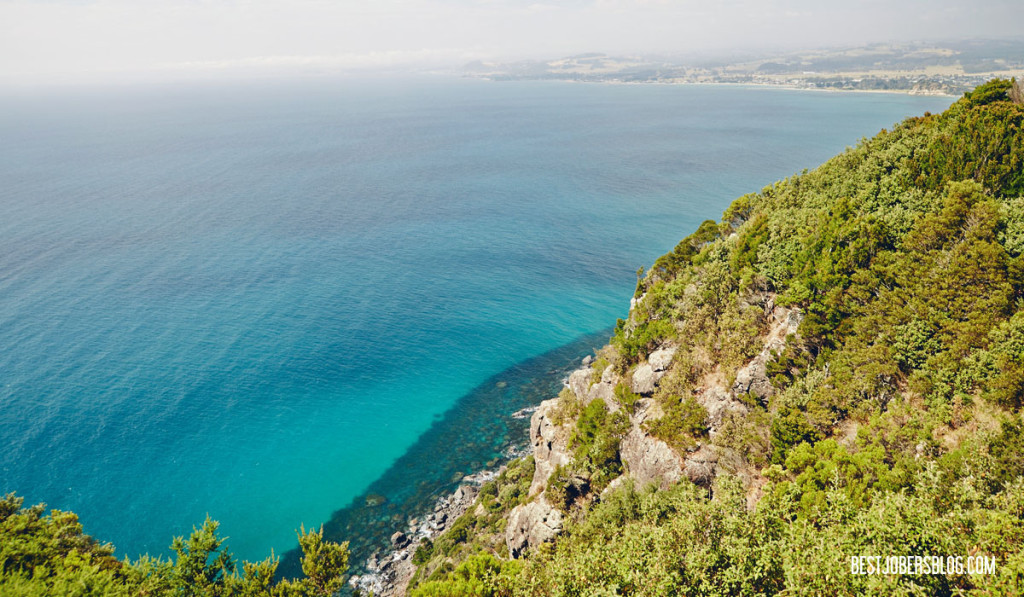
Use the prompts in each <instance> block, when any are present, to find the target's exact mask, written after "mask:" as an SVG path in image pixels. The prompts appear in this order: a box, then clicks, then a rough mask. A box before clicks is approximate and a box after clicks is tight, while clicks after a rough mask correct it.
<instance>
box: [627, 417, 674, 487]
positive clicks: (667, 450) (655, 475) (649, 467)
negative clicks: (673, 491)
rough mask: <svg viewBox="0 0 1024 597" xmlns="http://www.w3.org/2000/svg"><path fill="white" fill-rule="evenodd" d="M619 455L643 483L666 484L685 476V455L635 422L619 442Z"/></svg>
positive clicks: (628, 469)
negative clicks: (678, 452)
mask: <svg viewBox="0 0 1024 597" xmlns="http://www.w3.org/2000/svg"><path fill="white" fill-rule="evenodd" d="M619 455H620V457H621V458H622V462H623V463H624V464H625V465H626V470H627V471H629V476H630V477H632V478H633V479H634V480H636V483H637V486H639V487H643V486H644V485H647V484H649V483H655V484H657V485H658V486H659V487H661V488H663V489H664V488H666V487H668V486H669V485H671V484H672V483H675V482H676V481H679V480H680V479H682V478H683V459H682V458H680V457H679V455H678V454H676V452H675V450H673V449H672V448H671V447H670V446H669V445H668V444H666V443H665V442H663V441H661V440H660V439H658V438H656V437H652V436H650V435H648V434H647V433H646V432H644V431H643V430H642V429H641V428H640V426H634V427H633V428H632V429H631V430H630V431H629V433H627V434H626V437H624V438H622V443H621V444H620V445H619Z"/></svg>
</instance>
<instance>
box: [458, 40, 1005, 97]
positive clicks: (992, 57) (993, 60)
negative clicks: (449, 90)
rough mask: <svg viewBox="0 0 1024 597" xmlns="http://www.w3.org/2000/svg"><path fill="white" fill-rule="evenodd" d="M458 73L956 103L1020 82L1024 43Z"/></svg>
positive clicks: (631, 60)
mask: <svg viewBox="0 0 1024 597" xmlns="http://www.w3.org/2000/svg"><path fill="white" fill-rule="evenodd" d="M463 74H464V76H467V77H472V78H480V79H487V80H492V81H505V80H516V81H524V80H531V81H539V80H555V81H571V82H580V83H612V84H641V83H643V84H662V85H709V84H710V85H750V86H756V87H779V88H783V89H798V90H811V91H861V92H883V93H908V94H912V95H927V96H952V97H956V96H960V95H962V94H963V93H965V92H967V91H970V90H971V89H974V88H975V87H977V86H978V85H981V84H983V83H985V82H986V81H989V80H991V79H994V78H1000V79H1008V78H1015V77H1020V76H1024V41H1007V40H1003V41H988V42H982V41H976V42H963V41H961V42H945V43H938V42H936V43H909V44H874V45H868V46H862V47H850V48H829V49H816V50H804V51H799V52H791V53H785V54H764V55H752V54H747V55H742V56H732V57H722V58H716V59H711V58H706V57H703V58H700V57H696V58H695V57H690V58H686V57H665V56H612V55H608V54H601V53H591V54H579V55H576V56H568V57H564V58H557V59H552V60H526V61H518V62H509V63H501V62H481V61H477V62H472V63H470V64H467V65H465V67H464V69H463Z"/></svg>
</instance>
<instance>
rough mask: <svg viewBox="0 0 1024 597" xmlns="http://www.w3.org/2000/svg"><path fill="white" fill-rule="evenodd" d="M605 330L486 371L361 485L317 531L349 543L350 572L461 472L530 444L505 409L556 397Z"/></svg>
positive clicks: (286, 571)
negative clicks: (495, 370)
mask: <svg viewBox="0 0 1024 597" xmlns="http://www.w3.org/2000/svg"><path fill="white" fill-rule="evenodd" d="M610 335H611V330H604V331H601V332H598V333H595V334H588V335H586V336H583V337H581V338H579V339H577V340H575V341H573V342H571V343H569V344H566V345H565V346H562V347H560V348H556V349H554V350H552V351H550V352H546V353H544V354H542V355H539V356H536V357H533V358H531V359H528V360H525V361H523V362H521V363H518V364H516V365H514V366H512V367H510V368H508V369H506V370H504V371H502V372H501V373H499V374H497V375H494V376H492V377H491V378H489V379H488V380H486V381H485V382H483V383H482V384H480V385H479V386H477V387H476V388H474V389H473V390H472V391H471V392H469V393H468V394H466V395H465V396H463V397H462V398H460V399H459V400H458V401H457V402H456V403H455V406H453V407H452V408H451V409H450V410H449V411H448V412H446V413H445V414H444V416H443V417H442V418H441V419H440V420H438V421H437V422H436V423H434V425H433V426H431V428H430V429H428V430H427V431H426V432H425V433H424V434H423V435H422V436H420V438H419V439H418V440H417V441H416V443H415V444H413V446H412V447H410V448H409V450H408V451H407V452H406V453H405V454H404V455H403V456H401V457H400V458H399V459H398V460H396V461H395V463H394V464H393V465H392V466H391V468H389V469H388V470H387V471H386V472H385V473H384V474H383V475H382V476H381V477H380V478H379V479H377V480H376V481H374V482H373V483H372V484H370V486H369V487H368V488H367V490H366V491H365V492H364V493H363V494H361V495H359V496H357V497H356V498H355V500H353V502H352V503H351V504H350V505H349V506H347V507H344V508H342V509H340V510H338V511H336V512H335V513H334V514H333V515H331V519H330V520H329V521H328V522H326V523H324V536H325V537H326V538H328V539H331V540H332V541H348V542H349V547H350V549H351V557H350V559H349V561H350V562H351V563H352V567H351V570H350V572H352V573H356V574H358V573H361V572H365V570H364V569H363V567H364V565H365V562H366V559H367V558H368V557H369V556H370V554H372V553H373V552H374V551H377V550H383V549H386V548H387V547H388V546H389V540H390V537H391V534H392V533H394V532H395V531H398V530H405V529H406V527H407V526H408V520H409V518H410V517H413V516H423V515H425V514H427V513H428V512H431V511H433V508H434V504H435V502H436V501H437V499H438V498H439V497H441V496H444V495H447V494H450V493H451V492H453V491H455V489H456V488H458V486H459V485H460V484H461V483H462V482H463V477H465V476H466V475H469V474H472V473H475V472H478V471H480V470H483V469H486V468H494V467H497V466H500V465H501V464H504V463H505V462H507V461H508V460H509V458H510V456H509V455H510V453H511V451H510V448H513V447H524V446H526V444H528V443H529V424H530V419H529V416H527V417H524V418H513V417H512V413H514V412H516V411H518V410H520V409H523V408H527V407H531V406H536V405H537V404H540V402H541V401H543V400H547V399H548V398H553V397H555V396H556V395H557V394H558V392H559V390H560V389H561V385H562V380H563V379H564V378H565V377H566V376H567V375H568V374H569V373H570V372H572V371H573V370H574V369H576V368H578V367H579V366H580V359H581V358H582V357H584V356H585V355H587V354H590V353H592V352H593V351H594V350H595V349H597V348H600V347H601V346H604V345H605V344H606V343H607V342H608V337H609V336H610ZM300 555H301V554H300V552H299V550H298V548H295V549H292V550H290V551H288V552H287V553H286V554H284V557H282V558H281V566H280V569H279V570H280V574H281V576H283V577H289V578H294V577H297V576H300V575H301V574H302V569H301V566H300V564H299V557H300Z"/></svg>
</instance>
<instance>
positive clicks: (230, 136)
mask: <svg viewBox="0 0 1024 597" xmlns="http://www.w3.org/2000/svg"><path fill="white" fill-rule="evenodd" d="M951 101H952V100H951V98H941V97H939V98H936V97H911V96H906V95H895V94H841V93H816V92H799V91H788V90H780V89H764V88H742V87H731V86H701V87H689V86H663V85H597V84H569V83H558V82H487V81H478V80H463V79H457V78H446V77H411V78H404V79H387V78H365V79H343V80H333V79H327V78H320V79H312V78H311V79H296V80H276V81H248V82H242V81H233V82H206V83H193V84H179V85H173V86H172V85H164V86H150V87H129V86H126V87H118V88H106V89H86V88H67V89H61V90H54V89H50V90H46V89H36V90H20V91H13V90H5V91H0V139H2V140H3V142H2V143H0V491H2V492H9V491H16V492H18V494H19V495H21V496H23V497H24V498H25V499H26V502H28V503H39V502H45V503H46V504H47V505H48V506H49V507H52V508H60V509H70V510H74V511H75V512H77V513H78V514H79V515H80V517H81V520H82V522H83V524H84V525H85V529H86V531H87V532H88V533H90V534H92V535H94V536H96V537H97V538H99V539H100V540H101V541H104V542H108V541H109V542H113V543H114V544H115V545H116V546H117V548H118V551H117V553H118V554H119V555H120V556H121V557H124V556H125V555H127V556H129V557H132V558H134V557H137V556H138V555H139V554H142V553H147V552H148V553H151V554H154V555H157V554H159V555H167V554H168V553H169V550H168V547H169V545H170V542H171V539H172V537H173V536H175V535H187V534H188V533H189V532H190V531H191V529H192V527H193V526H194V525H199V524H201V523H202V522H203V520H204V518H205V517H206V516H207V515H209V516H210V517H212V518H214V519H216V520H219V521H220V522H221V534H222V535H223V536H227V537H228V541H227V544H228V546H229V549H230V550H231V551H232V552H233V553H234V554H235V555H237V556H239V557H242V558H247V559H262V558H265V557H267V556H268V555H270V553H271V550H273V551H274V552H275V553H276V554H278V555H281V554H283V553H286V552H288V551H289V550H291V549H293V548H294V547H295V545H296V540H295V530H296V529H297V528H298V527H299V525H300V524H304V525H305V526H306V527H307V528H308V527H311V526H318V525H320V524H322V523H325V522H326V523H328V528H329V530H330V532H331V533H332V536H334V538H339V539H340V538H354V539H355V540H356V541H355V542H354V545H356V546H357V547H358V548H359V550H360V551H359V553H360V554H365V553H366V552H367V551H368V550H370V549H372V548H374V546H375V545H379V544H380V543H381V541H383V539H382V538H384V537H386V535H387V534H389V533H390V532H391V531H393V530H397V529H399V528H402V527H404V526H405V518H406V517H408V516H409V515H411V514H412V513H414V511H415V510H416V509H417V508H420V507H423V505H424V504H426V503H428V502H429V501H430V500H432V499H434V498H436V497H437V496H438V495H440V494H441V493H444V492H447V491H450V490H451V489H453V488H454V487H455V486H456V484H457V483H458V481H459V479H460V478H461V476H462V475H465V474H469V473H472V472H475V471H477V470H480V469H481V468H484V467H487V466H488V465H490V466H493V465H494V464H495V463H497V462H500V461H501V459H502V458H504V455H505V454H506V453H507V449H508V448H509V446H510V445H515V444H522V443H523V442H524V441H525V433H526V431H525V423H524V422H523V421H522V420H518V419H512V418H510V416H509V415H510V414H511V413H512V412H513V411H515V410H517V409H519V408H523V407H525V406H529V405H531V404H536V403H537V402H539V401H540V400H542V399H545V398H548V397H552V396H553V395H554V394H555V393H557V390H558V387H559V384H560V383H561V379H562V377H563V376H564V375H565V374H566V372H568V371H569V370H571V368H572V367H573V366H574V365H576V364H578V362H579V359H580V358H581V357H583V356H584V355H585V354H588V353H589V352H590V351H592V350H593V349H594V348H596V347H599V346H601V345H602V344H603V343H604V342H605V340H606V339H607V337H608V334H609V328H610V326H612V325H614V322H615V319H616V318H617V317H624V316H625V315H626V313H627V310H628V305H629V298H630V296H631V294H632V291H633V288H634V285H635V282H636V278H635V275H636V270H637V268H638V267H641V266H647V265H649V264H650V263H652V262H653V260H654V259H655V258H657V257H658V256H659V255H661V254H663V253H665V252H667V251H669V250H671V249H672V247H673V246H675V244H676V243H677V242H678V241H679V240H680V239H681V238H683V237H684V236H686V235H687V234H689V233H690V232H691V231H693V230H694V229H695V228H696V226H697V225H698V224H699V223H700V222H701V221H703V220H705V219H717V218H718V217H719V216H720V215H721V212H722V211H723V209H724V208H725V207H726V206H727V205H728V204H729V203H730V202H731V201H732V200H733V199H734V198H736V197H738V196H740V195H742V194H745V193H748V192H753V191H757V190H759V189H761V188H762V187H764V186H766V185H768V184H770V183H771V182H773V181H775V180H777V179H780V178H784V177H786V176H789V175H791V174H793V173H796V172H798V171H800V170H802V169H804V168H813V167H814V166H816V165H817V164H819V163H821V162H822V161H824V160H825V159H827V158H829V157H830V156H832V155H834V154H836V153H838V152H840V151H842V150H843V149H844V148H845V147H847V146H850V145H854V144H856V143H857V142H858V140H859V139H861V138H862V137H870V136H871V135H873V134H874V133H876V132H877V131H878V130H879V129H881V128H883V127H889V126H891V125H892V124H893V123H895V122H898V121H899V120H901V119H903V118H905V117H907V116H911V115H917V114H921V113H923V112H924V111H926V110H931V111H940V110H942V109H944V108H945V107H946V106H948V105H949V103H950V102H951ZM368 493H374V494H379V495H382V496H383V497H384V498H385V499H386V500H387V501H386V503H384V504H381V505H380V506H376V508H377V509H373V507H367V506H366V499H365V498H366V496H367V494H368ZM342 535H353V536H355V537H351V536H349V537H343V536H342Z"/></svg>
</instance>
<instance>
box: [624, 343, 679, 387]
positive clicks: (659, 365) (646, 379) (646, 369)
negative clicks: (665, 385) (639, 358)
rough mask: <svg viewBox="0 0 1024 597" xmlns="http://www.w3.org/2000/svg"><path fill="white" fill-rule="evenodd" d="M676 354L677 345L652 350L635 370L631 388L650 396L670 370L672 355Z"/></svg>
mask: <svg viewBox="0 0 1024 597" xmlns="http://www.w3.org/2000/svg"><path fill="white" fill-rule="evenodd" d="M675 354H676V347H675V346H667V347H664V348H660V349H658V350H656V351H654V352H652V353H651V354H650V355H649V356H648V357H647V362H646V363H641V364H640V366H638V367H637V368H636V371H634V372H633V381H632V383H631V384H630V390H632V391H633V392H635V393H637V394H640V395H642V396H650V395H651V394H653V393H654V388H655V386H657V385H658V382H659V381H661V378H662V377H664V376H665V374H666V373H667V372H668V368H669V366H670V365H671V364H672V357H673V356H675Z"/></svg>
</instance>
